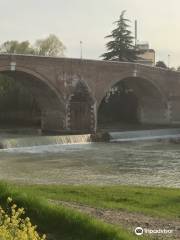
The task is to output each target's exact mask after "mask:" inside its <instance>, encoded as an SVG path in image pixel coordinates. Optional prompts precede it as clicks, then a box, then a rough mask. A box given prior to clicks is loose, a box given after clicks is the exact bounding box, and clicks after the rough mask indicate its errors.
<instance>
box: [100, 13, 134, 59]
mask: <svg viewBox="0 0 180 240" xmlns="http://www.w3.org/2000/svg"><path fill="white" fill-rule="evenodd" d="M125 12H126V11H122V12H121V15H120V17H119V19H118V20H117V21H116V22H114V24H115V25H116V28H115V29H114V30H113V31H112V32H111V34H110V35H108V36H106V37H105V38H108V39H109V38H110V39H112V40H110V41H109V42H108V43H107V44H106V48H107V50H108V52H106V53H104V54H103V55H102V57H103V59H104V60H112V61H134V60H136V59H138V57H137V51H136V49H135V46H134V43H133V39H134V37H133V36H132V33H131V31H130V30H129V28H130V25H129V22H130V20H128V19H126V18H125V17H124V14H125Z"/></svg>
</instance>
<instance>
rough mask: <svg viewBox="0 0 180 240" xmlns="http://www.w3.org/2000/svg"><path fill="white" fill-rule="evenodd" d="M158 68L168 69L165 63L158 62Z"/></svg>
mask: <svg viewBox="0 0 180 240" xmlns="http://www.w3.org/2000/svg"><path fill="white" fill-rule="evenodd" d="M156 67H160V68H167V66H166V64H165V63H164V62H163V61H158V62H157V63H156Z"/></svg>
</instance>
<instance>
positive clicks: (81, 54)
mask: <svg viewBox="0 0 180 240" xmlns="http://www.w3.org/2000/svg"><path fill="white" fill-rule="evenodd" d="M82 44H83V42H82V41H80V58H81V59H82V58H83V51H82V50H83V49H82Z"/></svg>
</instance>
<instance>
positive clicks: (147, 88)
mask: <svg viewBox="0 0 180 240" xmlns="http://www.w3.org/2000/svg"><path fill="white" fill-rule="evenodd" d="M147 76H148V75H146V74H143V75H142V74H141V77H140V76H138V74H137V73H136V75H135V74H134V72H132V73H131V74H129V73H124V74H121V78H120V80H114V81H111V82H110V83H109V84H107V86H106V90H105V91H104V94H103V95H102V96H101V98H100V101H99V103H98V113H97V114H99V109H100V106H101V103H102V101H103V99H104V98H105V96H106V94H107V93H108V91H109V90H110V89H111V88H112V87H114V86H116V85H117V84H118V83H122V82H123V83H125V84H126V85H127V87H128V88H130V89H132V90H133V92H134V93H135V95H136V97H137V99H138V116H137V118H138V119H139V122H140V123H151V124H168V123H169V121H170V116H168V99H167V98H166V96H165V94H164V93H163V91H161V89H160V87H159V86H158V85H157V84H156V82H155V81H153V80H152V79H150V80H149V79H148V78H147Z"/></svg>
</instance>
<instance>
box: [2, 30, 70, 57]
mask: <svg viewBox="0 0 180 240" xmlns="http://www.w3.org/2000/svg"><path fill="white" fill-rule="evenodd" d="M65 49H66V48H65V46H64V44H63V43H62V42H61V41H60V39H59V38H58V37H57V36H56V35H54V34H50V35H49V36H48V37H47V38H45V39H39V40H37V41H36V42H35V44H34V45H31V44H30V42H29V41H23V42H18V41H16V40H15V41H14V40H12V41H7V42H4V43H3V44H2V45H1V46H0V52H1V53H13V54H32V55H41V56H52V57H55V56H64V51H65Z"/></svg>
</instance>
